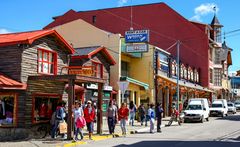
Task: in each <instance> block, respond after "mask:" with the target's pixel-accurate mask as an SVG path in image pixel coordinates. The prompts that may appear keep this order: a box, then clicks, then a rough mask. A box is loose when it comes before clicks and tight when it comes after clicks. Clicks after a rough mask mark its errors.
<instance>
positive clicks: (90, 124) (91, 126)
mask: <svg viewBox="0 0 240 147" xmlns="http://www.w3.org/2000/svg"><path fill="white" fill-rule="evenodd" d="M93 127H94V126H93V122H87V130H88V132H89V133H93Z"/></svg>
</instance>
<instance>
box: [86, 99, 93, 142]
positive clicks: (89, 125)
mask: <svg viewBox="0 0 240 147" xmlns="http://www.w3.org/2000/svg"><path fill="white" fill-rule="evenodd" d="M95 115H96V114H95V109H94V107H92V102H91V101H88V102H87V107H86V108H85V109H84V118H85V120H86V123H87V129H88V132H89V139H90V140H92V133H93V123H94V118H95Z"/></svg>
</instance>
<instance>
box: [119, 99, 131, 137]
mask: <svg viewBox="0 0 240 147" xmlns="http://www.w3.org/2000/svg"><path fill="white" fill-rule="evenodd" d="M128 115H129V109H128V108H127V106H126V103H122V105H121V108H120V109H119V110H118V120H119V121H120V126H121V129H122V135H123V136H126V134H127V129H126V121H127V120H128Z"/></svg>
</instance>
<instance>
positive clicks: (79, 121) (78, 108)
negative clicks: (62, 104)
mask: <svg viewBox="0 0 240 147" xmlns="http://www.w3.org/2000/svg"><path fill="white" fill-rule="evenodd" d="M73 116H74V123H75V126H74V127H75V133H74V134H75V138H74V140H75V141H77V140H78V134H80V136H81V139H80V140H82V139H83V130H82V129H83V127H84V126H85V125H86V122H85V119H84V118H83V109H82V105H81V103H80V102H76V103H75V108H74V109H73Z"/></svg>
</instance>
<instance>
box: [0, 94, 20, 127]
mask: <svg viewBox="0 0 240 147" xmlns="http://www.w3.org/2000/svg"><path fill="white" fill-rule="evenodd" d="M16 111H17V95H16V94H4V93H0V127H4V126H6V127H8V126H9V127H11V126H14V125H16V121H17V120H16Z"/></svg>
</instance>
